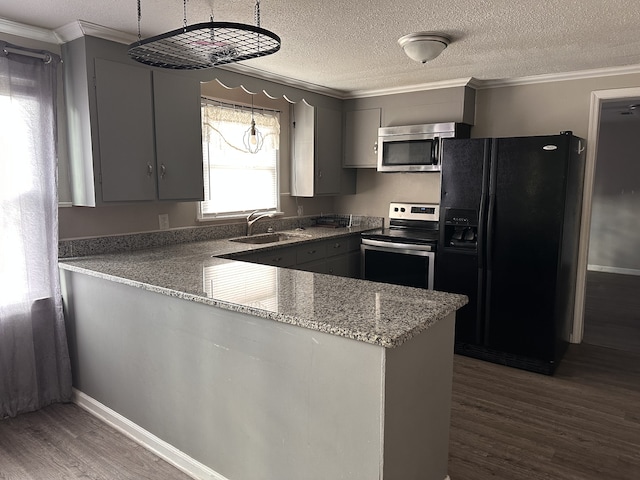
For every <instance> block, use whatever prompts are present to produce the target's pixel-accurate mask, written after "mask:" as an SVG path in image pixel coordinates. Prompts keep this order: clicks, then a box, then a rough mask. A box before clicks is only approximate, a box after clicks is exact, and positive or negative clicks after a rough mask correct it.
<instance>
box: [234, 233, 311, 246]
mask: <svg viewBox="0 0 640 480" xmlns="http://www.w3.org/2000/svg"><path fill="white" fill-rule="evenodd" d="M303 238H311V235H305V234H297V233H296V234H293V233H264V234H262V235H251V236H249V237H238V238H230V239H229V241H231V242H238V243H252V244H261V243H276V242H284V241H286V240H296V239H303Z"/></svg>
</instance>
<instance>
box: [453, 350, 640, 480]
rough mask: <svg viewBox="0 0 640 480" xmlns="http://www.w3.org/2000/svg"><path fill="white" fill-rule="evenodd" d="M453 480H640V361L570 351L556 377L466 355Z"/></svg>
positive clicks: (459, 365) (456, 386)
mask: <svg viewBox="0 0 640 480" xmlns="http://www.w3.org/2000/svg"><path fill="white" fill-rule="evenodd" d="M451 417H452V428H451V442H450V470H449V474H450V476H451V479H452V480H488V479H491V480H519V479H522V480H531V479H536V480H537V479H553V480H602V479H616V480H637V479H639V478H640V355H639V354H635V353H631V352H622V351H617V350H613V349H609V348H603V347H598V346H592V345H587V344H581V345H571V346H570V348H569V351H568V353H567V355H566V356H565V358H564V360H563V361H562V362H561V363H560V365H559V367H558V369H557V371H556V374H555V375H554V376H553V377H548V376H543V375H538V374H535V373H530V372H525V371H522V370H516V369H513V368H509V367H504V366H501V365H494V364H490V363H486V362H481V361H478V360H474V359H471V358H466V357H460V356H457V357H456V359H455V368H454V381H453V404H452V414H451Z"/></svg>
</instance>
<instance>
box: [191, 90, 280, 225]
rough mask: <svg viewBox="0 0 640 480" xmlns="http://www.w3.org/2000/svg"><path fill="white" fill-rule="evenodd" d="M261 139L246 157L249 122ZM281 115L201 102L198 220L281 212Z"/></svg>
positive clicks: (271, 111) (262, 110) (209, 101)
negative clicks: (201, 186)
mask: <svg viewBox="0 0 640 480" xmlns="http://www.w3.org/2000/svg"><path fill="white" fill-rule="evenodd" d="M252 117H253V119H254V120H255V123H256V128H257V130H258V132H259V133H260V134H261V135H262V137H263V140H264V142H263V145H262V148H260V150H259V151H258V152H257V153H250V152H249V151H248V150H247V148H246V147H245V146H244V137H245V134H246V133H247V130H248V129H249V128H250V125H251V119H252ZM279 117H280V115H279V112H277V111H274V110H264V109H261V108H258V109H254V110H253V113H252V109H251V108H249V107H244V106H239V105H231V104H226V103H222V102H218V101H214V100H209V99H203V101H202V147H203V174H204V198H205V199H204V201H203V202H200V209H199V218H201V219H208V218H216V217H229V216H236V215H237V216H240V215H247V214H248V213H250V212H253V211H255V210H260V211H277V210H278V209H279V207H280V196H279V188H278V160H279V155H278V154H279V146H280V121H279Z"/></svg>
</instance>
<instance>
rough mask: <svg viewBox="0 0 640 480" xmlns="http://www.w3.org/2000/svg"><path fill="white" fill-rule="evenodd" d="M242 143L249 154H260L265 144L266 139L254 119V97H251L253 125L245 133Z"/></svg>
mask: <svg viewBox="0 0 640 480" xmlns="http://www.w3.org/2000/svg"><path fill="white" fill-rule="evenodd" d="M242 141H243V143H244V148H246V149H247V151H248V152H249V153H258V152H259V151H260V149H261V148H262V144H263V143H264V137H263V136H262V133H261V132H260V130H258V128H257V127H256V121H255V120H254V118H253V95H251V125H250V126H249V128H248V129H247V131H246V132H244V136H243V138H242Z"/></svg>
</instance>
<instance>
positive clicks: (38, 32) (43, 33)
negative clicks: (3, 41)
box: [0, 18, 61, 45]
mask: <svg viewBox="0 0 640 480" xmlns="http://www.w3.org/2000/svg"><path fill="white" fill-rule="evenodd" d="M0 33H6V34H8V35H15V36H17V37H24V38H29V39H31V40H38V41H40V42H46V43H53V44H56V45H57V44H59V43H61V42H60V40H59V39H58V37H57V36H56V34H55V33H54V32H52V31H51V30H47V29H46V28H40V27H33V26H31V25H25V24H24V23H18V22H14V21H12V20H6V19H4V18H0Z"/></svg>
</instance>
